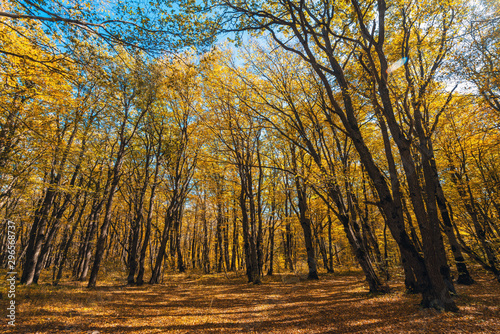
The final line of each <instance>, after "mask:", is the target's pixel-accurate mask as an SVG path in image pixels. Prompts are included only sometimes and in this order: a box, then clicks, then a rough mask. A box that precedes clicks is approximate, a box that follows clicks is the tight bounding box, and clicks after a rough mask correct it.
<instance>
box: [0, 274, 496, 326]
mask: <svg viewBox="0 0 500 334" xmlns="http://www.w3.org/2000/svg"><path fill="white" fill-rule="evenodd" d="M476 277H477V276H476ZM166 280H168V282H166V283H164V284H160V285H155V286H150V285H144V286H142V287H126V286H123V285H122V286H117V285H108V286H104V287H98V288H96V289H92V290H89V289H87V288H85V285H84V284H83V283H79V282H63V283H62V284H61V285H60V286H58V287H53V286H49V285H40V286H28V287H18V288H19V289H18V293H17V296H16V304H17V307H18V309H17V316H16V327H15V331H13V332H15V333H93V334H97V333H99V334H102V333H252V332H253V333H500V293H499V291H500V285H499V284H498V283H496V282H495V281H492V280H490V279H489V277H488V278H480V277H479V278H478V280H477V281H478V282H477V284H475V285H473V286H457V290H458V293H459V296H458V297H457V298H456V301H457V304H458V306H459V307H460V311H459V312H458V313H438V312H436V311H434V310H424V309H421V308H420V307H419V305H418V303H419V300H420V299H419V298H420V297H419V296H418V295H407V294H404V293H403V287H402V286H401V284H400V283H399V284H397V283H392V287H393V289H392V291H393V292H391V293H388V294H385V295H370V294H368V293H367V292H366V291H367V290H366V286H365V284H364V282H363V279H362V276H361V275H360V274H351V275H323V276H321V277H320V280H319V281H299V282H295V283H292V284H286V283H283V282H282V280H281V279H280V278H279V277H273V278H269V277H266V278H265V279H264V283H263V284H261V285H252V284H247V283H246V282H245V280H244V278H243V277H238V278H231V279H230V280H228V279H227V278H225V277H224V276H219V277H217V276H213V275H212V276H201V277H196V276H192V275H186V274H179V275H173V276H169V277H166ZM5 301H6V300H5V298H4V299H2V300H1V302H2V309H3V310H5V307H4V304H5ZM2 313H4V312H2ZM2 325H3V326H2V327H3V328H2V329H0V332H2V331H4V330H5V328H6V327H5V323H3V324H2Z"/></svg>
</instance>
